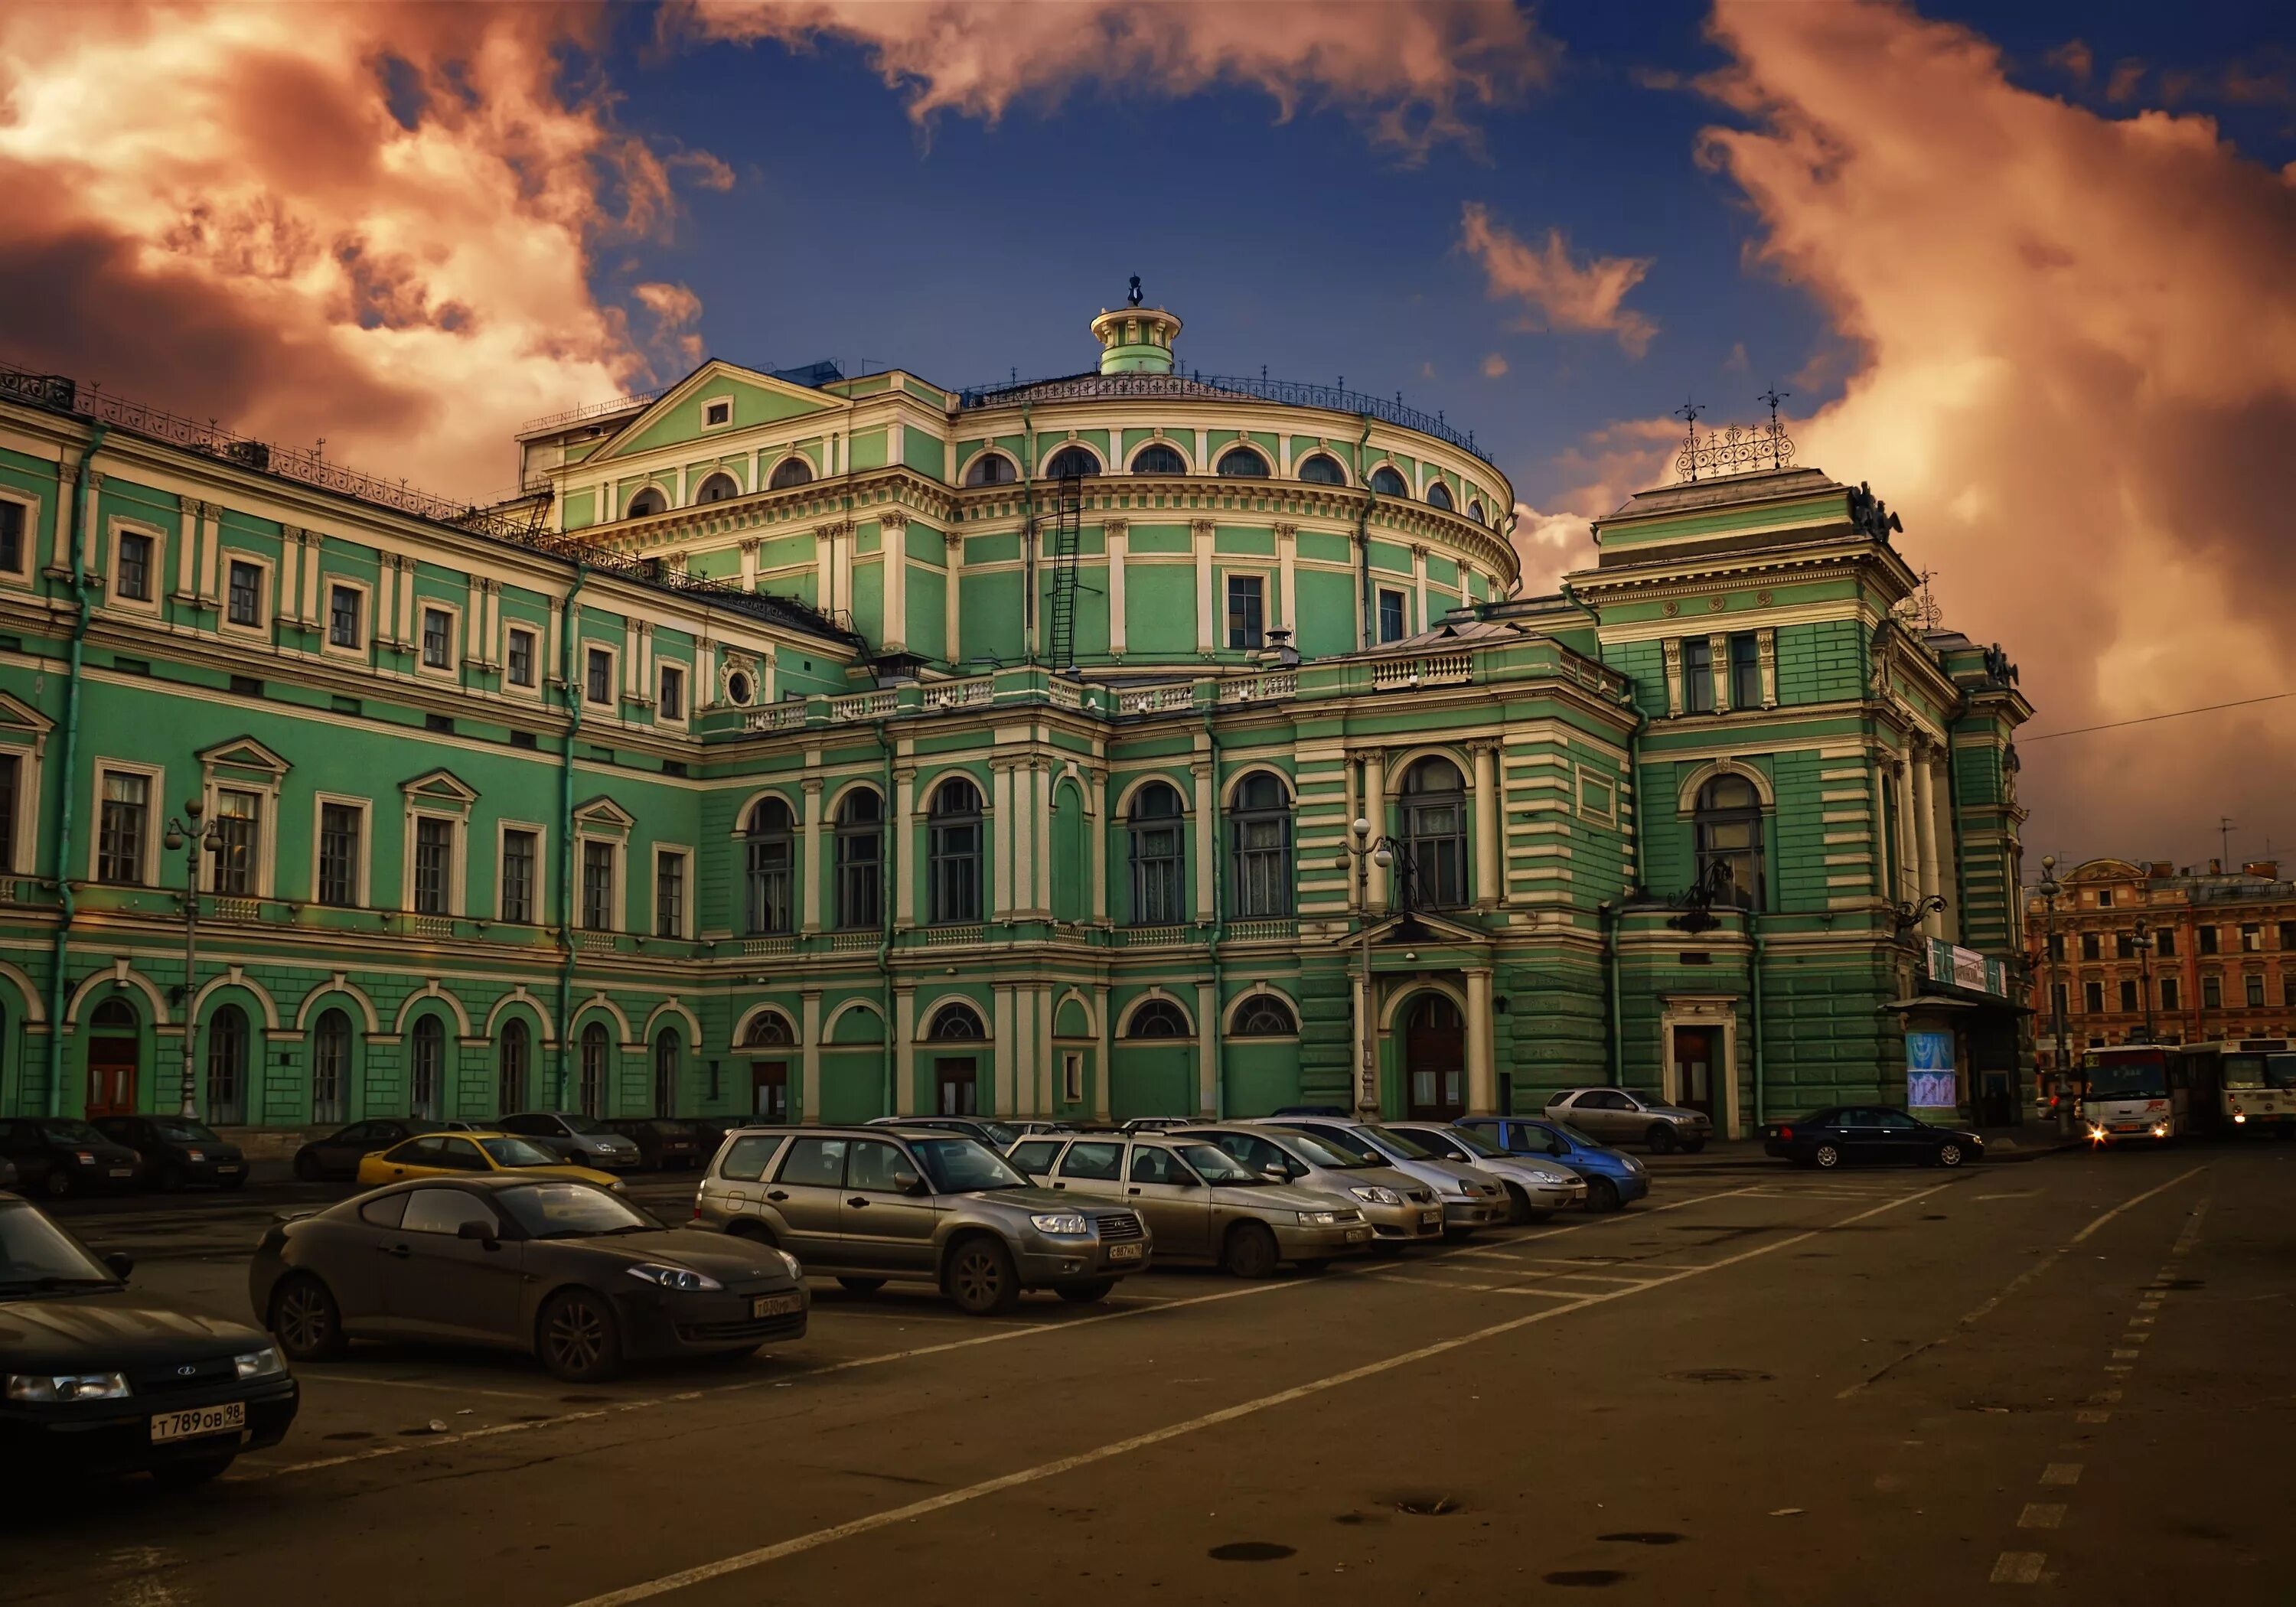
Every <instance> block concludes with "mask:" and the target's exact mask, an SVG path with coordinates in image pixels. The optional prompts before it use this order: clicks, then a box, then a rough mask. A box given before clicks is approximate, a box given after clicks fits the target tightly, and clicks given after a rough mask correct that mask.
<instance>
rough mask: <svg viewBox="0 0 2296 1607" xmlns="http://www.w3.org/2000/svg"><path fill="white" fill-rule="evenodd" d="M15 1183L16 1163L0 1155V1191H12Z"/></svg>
mask: <svg viewBox="0 0 2296 1607" xmlns="http://www.w3.org/2000/svg"><path fill="white" fill-rule="evenodd" d="M16 1181H17V1179H16V1163H15V1162H14V1161H12V1160H9V1159H8V1157H6V1156H5V1155H0V1189H13V1188H14V1187H15V1186H16Z"/></svg>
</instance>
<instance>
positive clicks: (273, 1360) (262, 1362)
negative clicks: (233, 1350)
mask: <svg viewBox="0 0 2296 1607" xmlns="http://www.w3.org/2000/svg"><path fill="white" fill-rule="evenodd" d="M231 1365H232V1367H233V1369H234V1371H236V1372H237V1373H238V1374H239V1375H240V1376H241V1377H242V1378H276V1377H278V1376H279V1374H281V1373H284V1372H286V1371H287V1364H286V1363H285V1362H283V1361H281V1360H280V1359H279V1352H277V1351H276V1350H274V1349H272V1348H271V1347H270V1346H268V1345H266V1346H264V1347H263V1349H260V1350H250V1351H249V1352H248V1353H247V1354H246V1355H244V1356H234V1357H232V1358H231Z"/></svg>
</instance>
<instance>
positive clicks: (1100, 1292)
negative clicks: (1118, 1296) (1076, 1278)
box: [1053, 1278, 1116, 1306]
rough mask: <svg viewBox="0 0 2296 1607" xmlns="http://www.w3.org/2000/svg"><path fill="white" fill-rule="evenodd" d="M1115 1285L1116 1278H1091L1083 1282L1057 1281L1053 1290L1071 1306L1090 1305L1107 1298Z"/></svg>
mask: <svg viewBox="0 0 2296 1607" xmlns="http://www.w3.org/2000/svg"><path fill="white" fill-rule="evenodd" d="M1115 1287H1116V1280H1115V1279H1114V1278H1091V1279H1088V1280H1087V1281H1086V1282H1084V1283H1055V1284H1054V1285H1053V1292H1054V1293H1055V1294H1057V1295H1059V1296H1060V1297H1061V1299H1062V1300H1066V1301H1067V1302H1068V1303H1069V1304H1070V1305H1071V1306H1089V1305H1091V1304H1093V1303H1094V1302H1095V1301H1096V1300H1106V1299H1107V1298H1108V1296H1109V1292H1110V1291H1111V1290H1113V1289H1114V1288H1115Z"/></svg>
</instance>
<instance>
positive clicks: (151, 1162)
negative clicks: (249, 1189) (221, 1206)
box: [90, 1116, 247, 1192]
mask: <svg viewBox="0 0 2296 1607" xmlns="http://www.w3.org/2000/svg"><path fill="white" fill-rule="evenodd" d="M90 1125H92V1126H93V1127H94V1128H95V1130H96V1131H97V1132H99V1133H101V1134H102V1135H103V1136H105V1137H106V1138H114V1139H117V1140H119V1142H120V1143H121V1144H126V1145H127V1147H128V1148H129V1149H131V1150H134V1151H135V1152H136V1154H138V1155H140V1156H142V1157H143V1178H144V1181H146V1182H148V1183H152V1184H156V1185H158V1186H159V1187H160V1188H163V1189H166V1190H168V1191H170V1192H173V1191H174V1190H176V1189H179V1188H182V1187H184V1186H185V1185H188V1184H193V1183H206V1184H212V1185H214V1186H216V1187H217V1188H238V1187H240V1186H241V1185H242V1184H244V1183H245V1182H246V1181H247V1157H246V1156H244V1155H242V1154H241V1153H240V1150H239V1146H238V1145H237V1144H233V1143H231V1142H230V1141H228V1140H227V1139H223V1138H218V1137H217V1136H216V1133H215V1129H214V1128H212V1127H209V1126H207V1124H205V1123H204V1122H197V1121H186V1120H184V1119H183V1118H182V1117H180V1116H103V1117H99V1118H97V1119H96V1120H95V1121H94V1122H93V1123H92V1124H90Z"/></svg>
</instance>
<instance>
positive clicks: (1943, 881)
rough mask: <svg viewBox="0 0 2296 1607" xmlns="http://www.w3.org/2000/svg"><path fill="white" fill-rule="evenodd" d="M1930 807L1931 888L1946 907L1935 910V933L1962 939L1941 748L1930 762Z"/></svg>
mask: <svg viewBox="0 0 2296 1607" xmlns="http://www.w3.org/2000/svg"><path fill="white" fill-rule="evenodd" d="M1929 775H1930V793H1931V813H1930V836H1931V841H1932V843H1933V844H1934V845H1935V855H1934V857H1935V859H1936V862H1937V863H1936V865H1935V871H1936V874H1937V885H1936V886H1935V887H1932V888H1931V892H1933V893H1935V894H1936V895H1937V896H1938V897H1939V898H1942V899H1944V900H1945V908H1944V909H1943V910H1941V911H1939V914H1938V918H1937V921H1938V936H1939V937H1940V938H1949V939H1952V940H1953V941H1955V942H1956V943H1958V942H1959V941H1961V911H1960V909H1959V908H1958V907H1957V906H1956V899H1955V897H1954V893H1955V888H1956V882H1955V880H1954V874H1953V853H1954V848H1953V808H1954V802H1953V770H1952V768H1951V767H1950V766H1949V765H1948V763H1947V762H1946V754H1945V751H1944V750H1942V749H1940V750H1939V751H1938V752H1937V754H1936V755H1935V756H1934V757H1933V758H1931V761H1930V766H1929Z"/></svg>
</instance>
